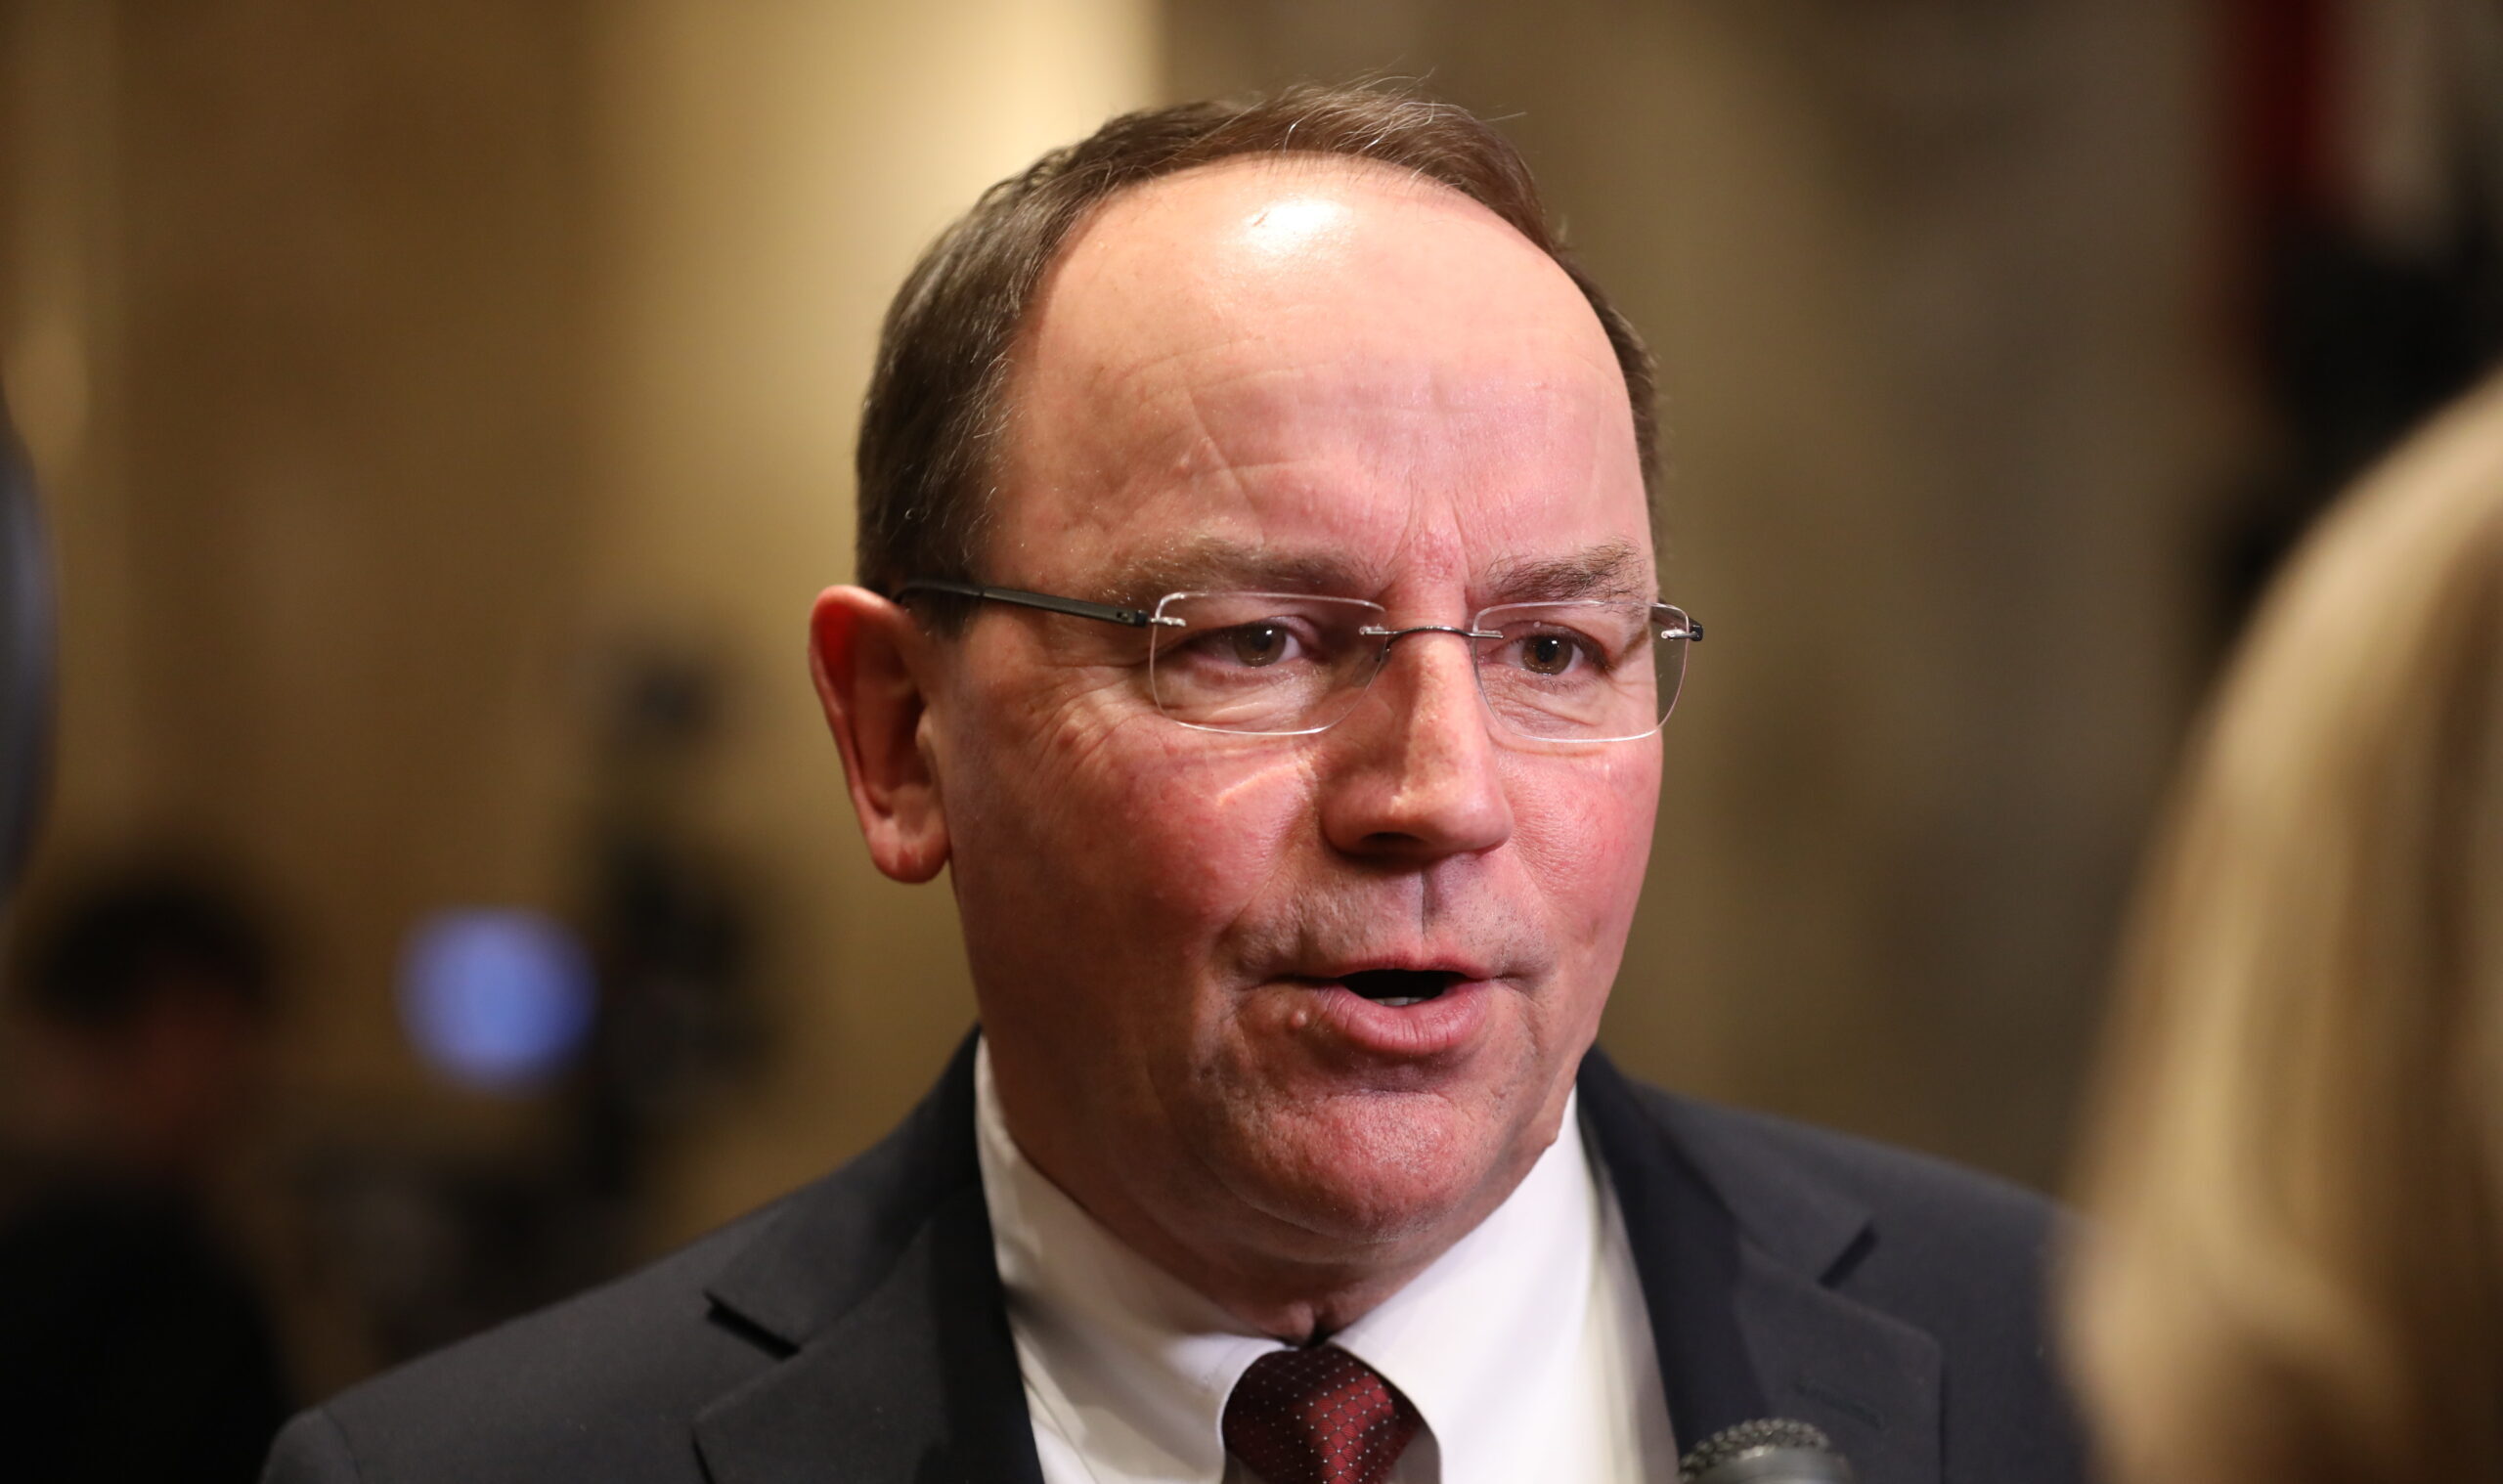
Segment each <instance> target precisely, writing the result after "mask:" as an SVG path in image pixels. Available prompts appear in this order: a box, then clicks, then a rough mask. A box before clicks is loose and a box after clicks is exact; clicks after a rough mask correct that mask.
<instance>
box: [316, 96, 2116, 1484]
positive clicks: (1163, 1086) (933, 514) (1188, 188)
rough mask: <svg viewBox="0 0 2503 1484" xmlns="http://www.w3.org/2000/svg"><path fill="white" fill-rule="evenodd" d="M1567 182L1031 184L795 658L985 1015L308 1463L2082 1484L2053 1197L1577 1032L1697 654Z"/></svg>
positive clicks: (1342, 112)
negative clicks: (2055, 1372) (1616, 1057)
mask: <svg viewBox="0 0 2503 1484" xmlns="http://www.w3.org/2000/svg"><path fill="white" fill-rule="evenodd" d="M1653 442H1654V435H1653V427H1652V408H1651V366H1650V362H1649V359H1648V357H1647V353H1646V352H1645V350H1644V349H1643V346H1642V343H1641V341H1640V339H1639V338H1638V337H1637V336H1636V334H1635V332H1634V330H1633V328H1632V327H1631V326H1629V325H1628V324H1627V323H1626V322H1625V321H1624V319H1623V318H1622V317H1621V316H1619V315H1618V314H1617V313H1616V312H1615V311H1614V310H1613V309H1611V308H1610V307H1609V306H1608V304H1607V301H1606V299H1605V298H1604V297H1603V295H1602V293H1601V292H1600V290H1599V289H1598V287H1597V286H1596V285H1595V284H1592V283H1591V282H1590V280H1589V279H1588V278H1587V277H1585V276H1583V275H1582V274H1581V272H1580V270H1579V269H1577V268H1576V267H1574V266H1573V265H1572V263H1571V261H1570V259H1569V258H1568V257H1566V256H1565V255H1564V253H1563V252H1562V250H1561V248H1560V247H1559V244H1558V242H1557V240H1556V239H1555V237H1554V236H1553V234H1552V232H1551V229H1550V227H1549V225H1548V222H1547V219H1546V217H1545V215H1544V212H1543V209H1542V207H1541V206H1540V204H1539V201H1538V197H1537V195H1536V190H1535V187H1534V185H1533V184H1532V182H1531V180H1530V178H1529V175H1528V172H1527V169H1526V167H1525V166H1524V164H1523V162H1522V161H1521V159H1520V157H1519V156H1518V155H1517V154H1516V153H1515V152H1514V151H1513V149H1512V148H1511V147H1510V146H1509V145H1508V144H1506V143H1505V142H1504V141H1503V140H1502V139H1501V137H1500V136H1498V135H1496V134H1495V133H1494V132H1493V131H1492V130H1491V129H1489V128H1488V127H1487V126H1485V125H1484V124H1482V123H1480V122H1479V121H1477V120H1476V119H1474V118H1471V117H1470V116H1469V115H1468V114H1466V113H1464V112H1461V111H1460V110H1458V109H1451V108H1447V107H1443V106H1440V105H1437V104H1434V103H1430V102H1427V101H1424V100H1421V99H1417V98H1413V97H1409V96H1406V95H1402V94H1399V93H1396V92H1392V91H1388V90H1376V89H1352V90H1329V89H1299V90H1295V91H1293V92H1291V93H1288V94H1286V95H1282V96H1280V97H1278V98H1275V99H1271V100H1266V101H1259V102H1253V103H1250V104H1234V105H1218V104H1194V105H1186V106H1182V107H1177V108H1172V109H1159V110H1154V111H1150V112H1145V113H1140V114H1134V115H1130V116H1127V117H1123V118H1120V119H1116V120H1114V121H1113V122H1111V123H1109V124H1107V125H1106V126H1105V127H1104V128H1103V129H1101V130H1100V131H1098V132H1097V133H1096V134H1095V135H1094V136H1093V137H1091V138H1090V139H1088V140H1086V141H1084V142H1082V143H1080V144H1078V145H1076V146H1074V147H1072V148H1070V149H1067V150H1062V151H1057V152H1054V153H1051V154H1049V155H1047V156H1045V157H1044V158H1043V159H1042V160H1041V161H1040V162H1039V163H1037V164H1036V165H1034V166H1033V167H1032V169H1030V170H1029V171H1027V172H1026V173H1024V174H1023V175H1020V176H1018V177H1015V178H1013V179H1011V180H1009V181H1006V182H1003V183H1002V184H1000V185H998V186H996V187H994V188H993V189H992V190H991V191H990V192H988V193H987V194H986V195H985V196H983V197H982V199H981V200H980V201H979V202H978V203H977V204H976V205H975V206H974V207H973V209H972V210H971V211H970V212H969V213H968V214H967V215H966V216H965V217H964V218H962V219H961V220H960V221H959V222H958V223H957V224H956V225H955V226H954V227H952V228H951V229H950V230H949V231H948V232H947V233H945V234H944V236H943V237H942V238H941V239H940V240H939V241H938V242H937V244H936V245H934V246H933V247H932V248H931V249H930V251H929V252H928V254H927V255H926V256H925V257H924V258H923V259H922V261H921V263H920V264H919V265H918V266H917V267H916V268H915V269H914V270H913V272H912V274H911V275H910V277H909V278H908V279H907V281H906V283H905V284H904V285H903V288H902V290H901V292H900V294H899V295H898V297H897V299H896V300H895V303H894V305H893V307H892V309H891V311H890V314H889V318H888V321H887V324H886V327H885V332H884V336H883V340H882V345H881V349H880V353H879V359H878V364H877V367H876V369H875V372H874V375H873V380H872V385H871V389H870V392H869V396H868V399H867V403H866V408H865V411H864V415H863V419H862V427H861V435H860V448H859V471H860V548H859V574H860V579H861V582H862V584H863V586H860V587H837V588H833V589H828V590H827V591H826V592H825V593H823V594H822V595H821V596H820V597H819V599H818V601H817V605H816V608H815V611H814V614H813V619H812V658H813V663H814V668H815V675H816V679H817V684H818V688H819V692H820V696H821V699H822V701H823V703H824V707H825V712H826V716H827V719H828V720H829V722H830V724H831V727H832V730H833V732H834V736H835V740H836V742H837V744H838V746H839V749H840V751H841V754H842V759H843V764H844V767H845V771H846V775H847V778H848V780H849V782H850V786H851V794H852V800H853V803H854V806H855V808H856V811H857V814H858V817H859V823H860V827H861V830H862V832H863V835H864V837H865V838H866V841H867V844H868V848H869V851H870V854H871V856H872V858H873V860H874V861H875V862H876V864H877V865H878V867H879V868H880V869H881V870H882V871H884V872H886V873H887V874H888V875H890V876H893V877H896V878H898V879H900V880H903V881H913V882H920V881H929V880H932V879H933V878H935V877H937V876H938V875H939V874H940V873H941V872H942V871H943V870H944V871H945V872H947V874H948V876H949V880H950V885H951V887H952V890H953V892H954V894H955V896H956V900H957V902H958V905H959V908H960V915H961V919H962V922H963V927H964V934H965V942H966V948H967V952H968V954H969V956H970V959H971V962H972V970H973V978H974V982H975V992H976V996H977V1001H978V1006H979V1011H980V1021H981V1025H980V1029H979V1032H978V1034H977V1035H975V1036H973V1037H970V1038H969V1039H968V1040H967V1042H966V1044H965V1046H964V1048H963V1049H962V1051H961V1052H960V1053H959V1054H958V1055H957V1057H956V1058H955V1059H954V1061H953V1063H952V1064H951V1065H950V1066H949V1068H948V1069H946V1071H945V1072H944V1075H943V1077H942V1078H941V1081H940V1083H939V1086H938V1087H937V1089H936V1090H935V1091H934V1092H933V1093H932V1094H931V1096H930V1097H929V1099H928V1100H927V1101H926V1102H924V1103H923V1105H922V1106H921V1107H920V1108H919V1109H918V1110H917V1111H916V1112H914V1113H912V1114H911V1115H910V1116H909V1117H908V1118H907V1119H906V1120H905V1122H904V1123H903V1124H902V1126H901V1127H900V1128H899V1129H898V1130H897V1131H896V1132H895V1133H894V1134H893V1135H891V1136H890V1137H889V1138H888V1139H887V1141H886V1142H884V1143H883V1144H881V1145H880V1146H878V1147H877V1148H875V1149H873V1150H871V1151H870V1152H869V1153H867V1154H865V1155H863V1156H861V1157H859V1158H857V1159H856V1160H855V1161H853V1162H852V1163H850V1164H848V1165H846V1166H844V1167H843V1168H842V1169H840V1170H838V1171H836V1172H835V1173H834V1174H832V1175H831V1176H829V1177H827V1178H826V1179H824V1180H822V1181H820V1182H819V1183H817V1184H815V1185H813V1186H812V1187H810V1188H808V1189H805V1190H803V1191H801V1192H800V1193H798V1194H797V1195H794V1196H792V1197H789V1198H786V1199H785V1200H782V1201H781V1202H779V1203H777V1204H775V1205H772V1206H769V1207H768V1208H767V1209H766V1210H764V1211H762V1212H760V1213H757V1214H756V1215H753V1216H750V1217H748V1218H746V1219H743V1220H741V1221H739V1222H737V1223H734V1224H733V1225H731V1226H730V1227H728V1228H726V1229H725V1230H724V1231H722V1232H720V1233H718V1234H716V1235H714V1236H712V1237H710V1238H708V1239H705V1240H703V1241H701V1242H699V1243H697V1244H695V1245H694V1246H692V1247H690V1248H688V1249H687V1250H685V1251H683V1252H681V1253H680V1254H678V1255H677V1256H675V1257H672V1258H669V1259H666V1260H664V1261H663V1262H661V1263H659V1264H657V1265H655V1266H654V1267H652V1268H650V1269H647V1270H645V1271H644V1272H642V1273H640V1274H637V1275H635V1276H633V1277H631V1278H629V1279H627V1280H625V1281H623V1282H622V1283H620V1284H618V1285H615V1286H612V1287H610V1288H605V1289H602V1290H600V1291H598V1292H595V1293H593V1294H591V1295H588V1296H586V1297H584V1298H582V1299H579V1300H576V1301H574V1302H572V1303H569V1304H566V1305H563V1306H560V1307H558V1308H556V1309H554V1310H551V1311H549V1312H548V1313H546V1314H543V1315H540V1316H536V1317H534V1318H531V1319H527V1320H524V1321H522V1322H520V1323H518V1324H516V1325H513V1326H510V1327H507V1328H505V1329H504V1330H502V1331H497V1332H495V1333H492V1334H489V1335H487V1336H484V1337H482V1338H480V1339H478V1340H475V1341H472V1342H470V1343H467V1344H465V1345H462V1346H460V1347H457V1348H455V1349H453V1350H451V1351H449V1352H446V1353H444V1354H441V1355H438V1356H436V1357H433V1358H431V1359H428V1360H424V1361H420V1362H418V1363H417V1364H416V1365H414V1366H412V1367H410V1368H407V1369H405V1370H403V1371H401V1372H399V1373H397V1374H395V1375H390V1376H387V1377H385V1378H383V1379H381V1380H379V1381H377V1382H373V1383H370V1384H368V1385H366V1386H364V1387H360V1388H357V1389H356V1390H353V1391H351V1392H350V1393H348V1394H347V1395H345V1396H343V1397H341V1398H339V1399H337V1400H335V1401H333V1402H331V1403H330V1404H329V1405H328V1406H326V1407H323V1408H321V1409H319V1410H317V1411H314V1412H312V1413H309V1414H307V1415H305V1416H304V1417H302V1418H300V1419H297V1420H296V1421H294V1422H293V1423H291V1424H290V1425H289V1428H288V1430H287V1432H286V1434H285V1436H284V1437H283V1438H282V1440H281V1442H280V1445H279V1448H278V1450H277V1452H276V1455H275V1458H274V1462H273V1466H272V1471H271V1477H272V1478H273V1479H275V1480H282V1481H285V1480H349V1479H373V1480H379V1479H392V1480H402V1479H461V1480H474V1481H493V1480H539V1479H547V1480H555V1479H567V1480H571V1479H593V1478H596V1479H603V1480H692V1479H696V1478H699V1477H709V1478H711V1479H714V1480H716V1481H731V1480H762V1479H782V1478H800V1477H827V1478H840V1479H846V1480H897V1481H901V1480H906V1479H918V1480H928V1479H941V1478H946V1479H987V1480H988V1479H1005V1480H1028V1481H1050V1484H1074V1481H1081V1480H1089V1481H1095V1484H1118V1481H1130V1480H1147V1479H1160V1480H1195V1481H1204V1484H1221V1481H1241V1480H1250V1479H1253V1478H1258V1479H1265V1480H1267V1481H1269V1484H1303V1481H1318V1480H1327V1481H1330V1484H1380V1481H1383V1480H1396V1481H1401V1484H1421V1481H1442V1484H1470V1481H1480V1480H1488V1481H1491V1480H1502V1481H1507V1484H1512V1481H1519V1480H1527V1479H1571V1480H1590V1481H1599V1480H1628V1481H1631V1480H1667V1479H1671V1478H1674V1477H1676V1474H1677V1456H1676V1452H1675V1449H1674V1446H1673V1441H1674V1439H1676V1438H1685V1439H1688V1440H1691V1441H1692V1440H1700V1439H1702V1438H1703V1437H1705V1435H1706V1434H1710V1433H1714V1432H1716V1431H1718V1430H1719V1429H1720V1428H1722V1427H1724V1426H1726V1425H1729V1424H1734V1423H1738V1422H1741V1421H1744V1420H1746V1419H1754V1418H1758V1417H1763V1416H1767V1415H1774V1414H1779V1415H1787V1416H1790V1417H1793V1418H1797V1419H1803V1420H1805V1421H1807V1422H1810V1423H1812V1424H1815V1425H1817V1426H1820V1427H1822V1428H1823V1429H1825V1430H1826V1432H1828V1433H1829V1434H1830V1435H1831V1437H1832V1439H1833V1441H1834V1442H1835V1443H1837V1444H1838V1445H1839V1446H1840V1448H1841V1450H1842V1451H1843V1452H1844V1453H1845V1454H1847V1455H1848V1456H1849V1457H1850V1459H1851V1460H1852V1462H1854V1463H1855V1464H1856V1465H1857V1466H1858V1468H1859V1470H1860V1477H1861V1478H1862V1479H1863V1480H1865V1481H1866V1484H1938V1481H1954V1484H2016V1481H2024V1484H2060V1481H2065V1480H2070V1479H2073V1478H2075V1477H2077V1457H2076V1450H2075V1447H2074V1444H2073V1439H2072V1434H2071V1432H2070V1429H2069V1422H2068V1416H2067V1410H2066V1407H2065V1404H2064V1402H2063V1400H2062V1398H2061V1396H2060V1395H2059V1393H2058V1389H2057V1386H2056V1383H2055V1382H2054V1380H2053V1378H2052V1376H2051V1375H2050V1372H2049V1368H2048V1367H2047V1365H2046V1364H2045V1362H2044V1359H2043V1349H2044V1345H2043V1341H2042V1332H2041V1325H2040V1312H2039V1311H2040V1309H2041V1306H2042V1297H2043V1295H2042V1290H2041V1287H2040V1280H2041V1270H2040V1261H2041V1254H2042V1244H2043V1242H2044V1237H2045V1231H2046V1227H2047V1212H2046V1210H2045V1208H2044V1207H2043V1205H2042V1202H2040V1201H2039V1200H2035V1199H2033V1198H2031V1197H2028V1196H2024V1195H2021V1194H2019V1193H2016V1192H2014V1191H2011V1190H2008V1189H2005V1188H2002V1187H2000V1186H1998V1185H1996V1184H1993V1183H1990V1182H1987V1181H1984V1180H1982V1179H1980V1178H1978V1177H1975V1176H1970V1175H1966V1174H1963V1173H1960V1172H1956V1171H1953V1170H1950V1169H1947V1168H1945V1167H1943V1166H1940V1165H1936V1164H1933V1163H1931V1162H1929V1161H1926V1160H1923V1159H1919V1158H1917V1157H1911V1156H1909V1155H1904V1154H1899V1153H1894V1152H1889V1151H1883V1150H1879V1149H1876V1148H1873V1147H1870V1146H1866V1145H1862V1144H1859V1143H1856V1142H1852V1141H1848V1140H1844V1139H1841V1138H1838V1137H1835V1136H1831V1135H1826V1134H1821V1133H1814V1132H1811V1131H1808V1130H1805V1129H1801V1128H1797V1127H1794V1126H1791V1125H1788V1124H1783V1123H1779V1122H1777V1121H1774V1120H1771V1119H1767V1118H1762V1117H1757V1116H1753V1115H1748V1114H1742V1113H1734V1112H1729V1111H1724V1110H1717V1109H1712V1108H1707V1107H1704V1106H1701V1105H1698V1104H1694V1103H1691V1102H1688V1101H1684V1100H1681V1099H1677V1098H1673V1097H1670V1096H1668V1095H1666V1094H1663V1093H1659V1092H1656V1091H1654V1090H1652V1089H1648V1088H1644V1087H1639V1086H1636V1085H1634V1084H1632V1083H1631V1082H1629V1081H1628V1080H1627V1079H1625V1078H1624V1077H1623V1076H1622V1075H1620V1074H1619V1073H1618V1072H1617V1071H1616V1070H1615V1069H1613V1068H1612V1067H1610V1066H1609V1064H1608V1063H1607V1060H1606V1059H1605V1058H1604V1057H1603V1056H1601V1055H1599V1054H1598V1053H1596V1052H1594V1051H1592V1050H1591V1045H1592V1040H1593V1037H1594V1035H1595V1033H1596V1032H1597V1029H1598V1026H1599V1018H1600V1012H1601V1009H1602V1007H1603V1004H1604V1003H1605V1000H1606V996H1607V993H1608V990H1609V986H1610V983H1611V982H1612V981H1613V979H1614V977H1615V974H1616V971H1617V966H1618V962H1619V959H1620V957H1621V955H1622V952H1623V949H1624V945H1625V939H1626V934H1627V931H1628V927H1629V925H1630V922H1631V919H1632V916H1633V913H1634V910H1635V905H1636V901H1637V898H1638V895H1639V891H1640V888H1641V885H1642V880H1643V875H1644V870H1645V866H1646V863H1647V857H1648V852H1649V848H1650V841H1651V834H1652V827H1653V815H1654V809H1655V805H1656V802H1657V796H1658V790H1659V782H1660V770H1661V766H1662V760H1661V743H1660V732H1661V725H1662V722H1663V720H1665V718H1666V716H1667V712H1668V707H1669V703H1670V702H1671V700H1673V699H1674V696H1675V692H1676V685H1677V679H1678V676H1679V674H1680V671H1681V669H1682V666H1683V662H1684V658H1685V652H1686V649H1687V646H1688V645H1689V643H1690V642H1691V640H1692V639H1693V638H1694V637H1695V636H1696V635H1697V633H1698V630H1697V628H1696V627H1695V626H1694V625H1693V624H1692V622H1691V620H1689V619H1688V617H1687V616H1686V615H1685V614H1683V613H1682V612H1680V611H1678V610H1677V609H1675V608H1672V607H1669V606H1667V605H1665V604H1663V603H1661V602H1660V601H1659V599H1658V597H1657V596H1656V594H1657V590H1658V589H1657V577H1658V574H1657V570H1656V564H1655V556H1654V546H1653V539H1652V523H1651V511H1650V507H1649V506H1650V494H1651V485H1652V482H1653V479H1654V477H1655V474H1656V459H1655V458H1654V451H1653Z"/></svg>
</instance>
